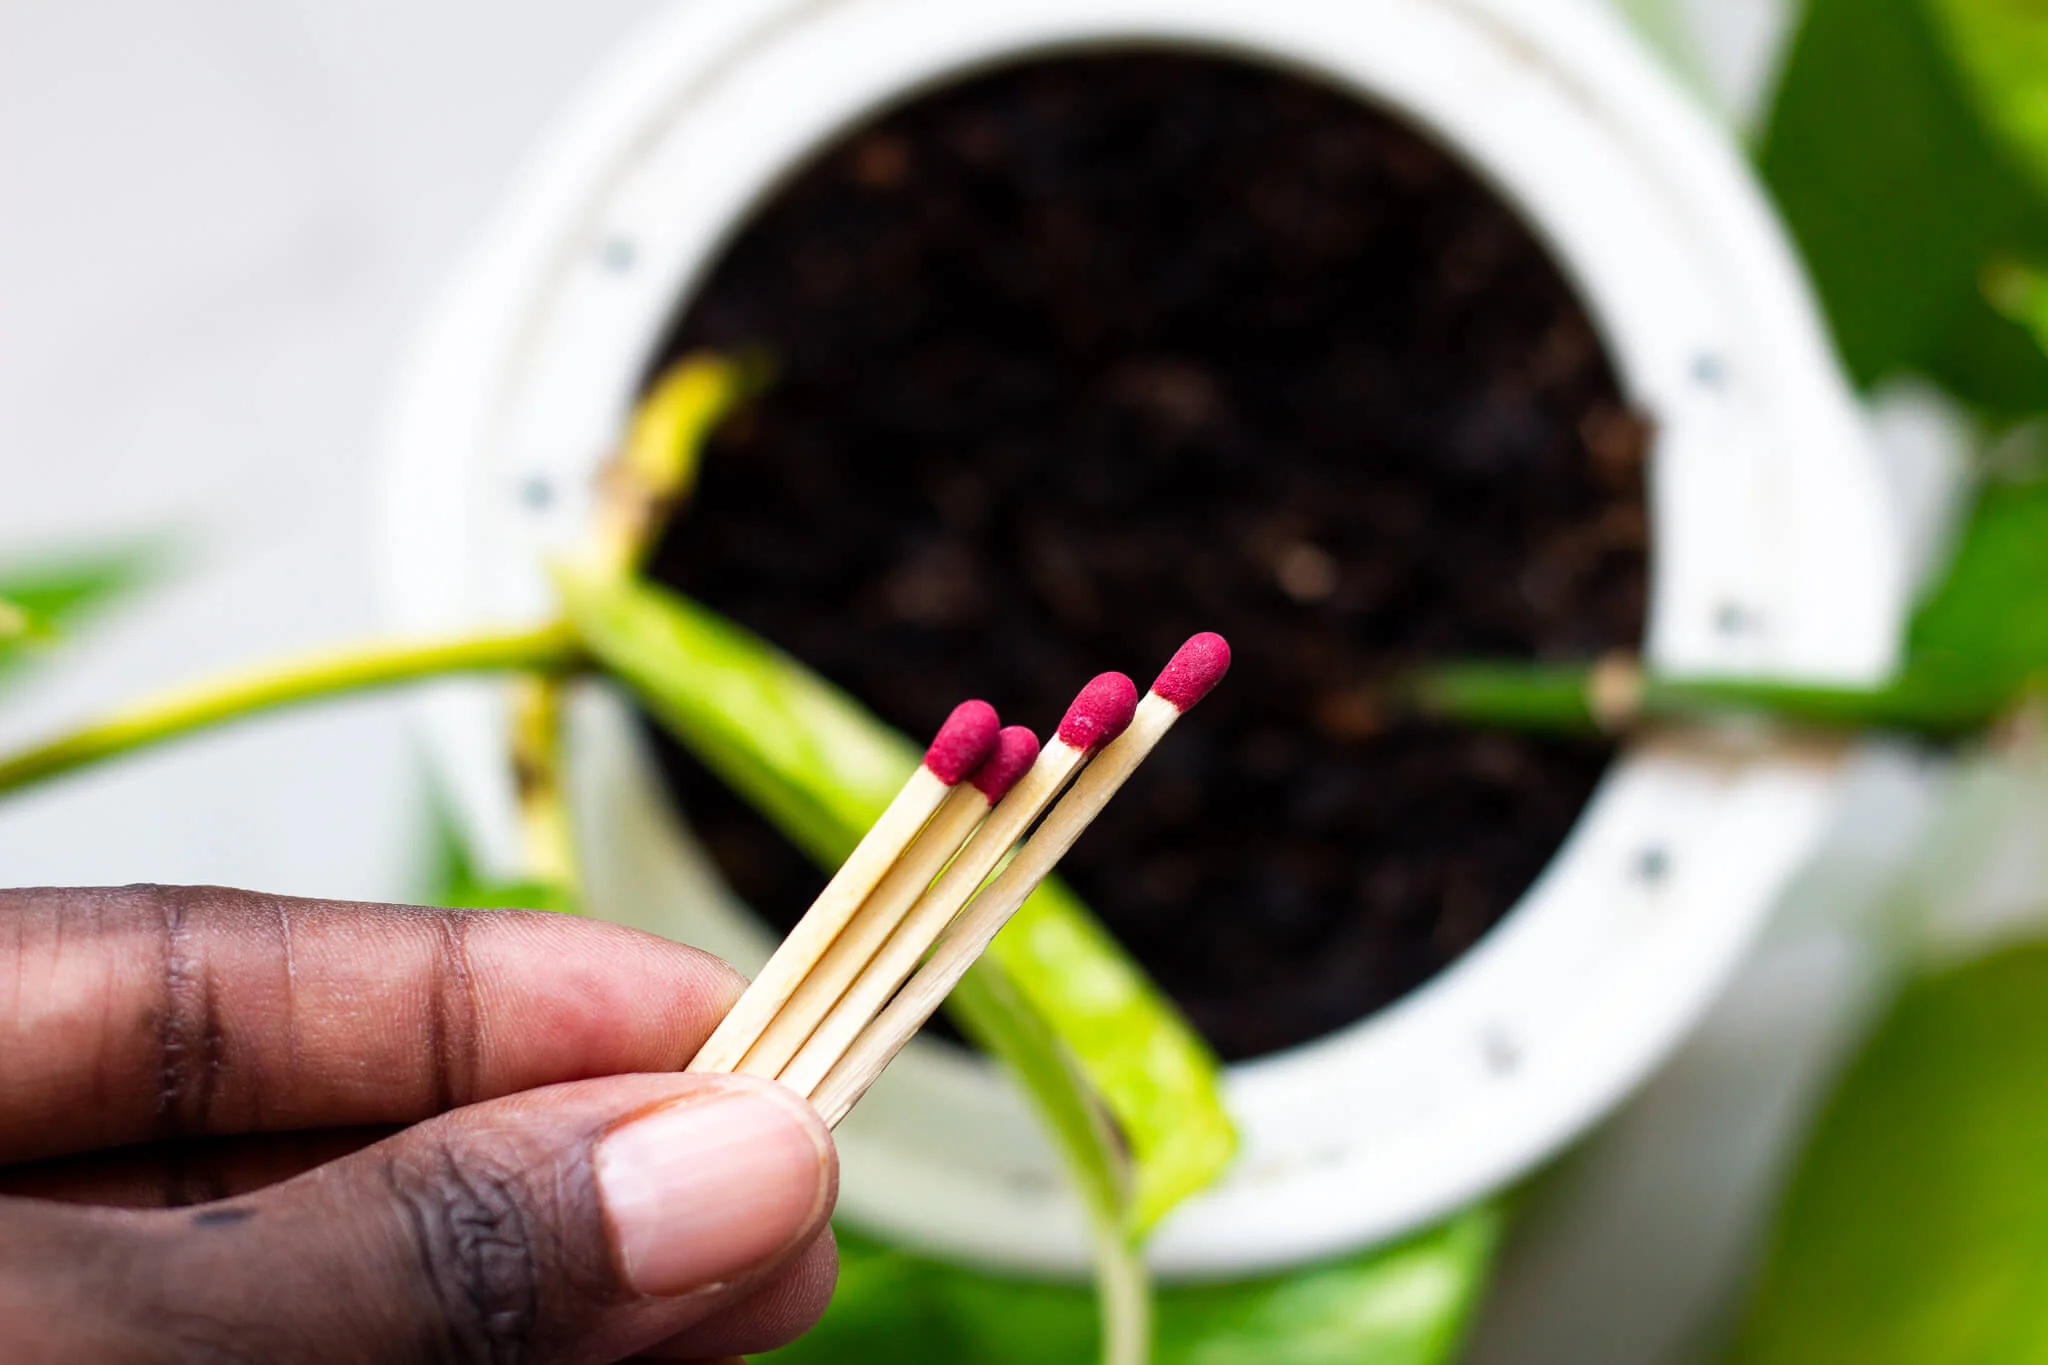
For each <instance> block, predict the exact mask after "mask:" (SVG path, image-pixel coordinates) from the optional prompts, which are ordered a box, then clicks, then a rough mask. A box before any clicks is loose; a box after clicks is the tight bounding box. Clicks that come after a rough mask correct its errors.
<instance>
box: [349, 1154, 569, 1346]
mask: <svg viewBox="0 0 2048 1365" xmlns="http://www.w3.org/2000/svg"><path fill="white" fill-rule="evenodd" d="M475 1164H476V1163H474V1162H472V1165H473V1166H474V1165H475ZM430 1168H431V1169H430ZM384 1179H385V1181H386V1183H387V1184H388V1186H389V1188H390V1189H391V1191H392V1193H393V1194H394V1195H396V1196H397V1203H398V1207H399V1208H400V1209H401V1210H402V1211H403V1214H404V1216H405V1219H406V1222H407V1225H408V1226H407V1231H408V1233H409V1234H410V1237H411V1240H412V1243H413V1246H414V1248H415V1249H416V1251H417V1254H418V1258H419V1262H420V1266H421V1269H422V1270H423V1272H424V1274H425V1280H424V1283H425V1284H426V1285H428V1286H430V1287H431V1289H432V1292H433V1295H434V1299H435V1302H436V1303H437V1304H438V1305H439V1310H440V1311H439V1313H438V1314H437V1316H438V1318H439V1319H440V1321H441V1323H442V1324H443V1325H444V1326H445V1327H446V1329H447V1332H448V1336H447V1338H446V1341H445V1345H446V1348H447V1351H446V1358H447V1359H449V1360H462V1361H477V1362H489V1365H517V1362H518V1361H519V1360H520V1359H522V1358H523V1357H524V1355H525V1354H526V1352H525V1347H526V1346H528V1345H533V1344H535V1343H533V1342H532V1341H531V1340H530V1334H531V1331H532V1328H533V1325H534V1323H535V1322H536V1321H537V1320H538V1318H539V1312H540V1284H541V1271H540V1263H539V1248H537V1247H536V1245H535V1238H534V1229H533V1228H531V1227H530V1226H529V1225H528V1222H527V1218H526V1208H525V1204H524V1202H523V1201H522V1200H521V1199H520V1197H519V1192H518V1189H517V1185H516V1179H515V1178H513V1177H508V1176H504V1175H500V1174H497V1173H495V1172H488V1171H484V1170H478V1169H464V1168H463V1166H462V1165H461V1164H460V1163H458V1162H457V1161H456V1159H455V1155H454V1153H452V1152H451V1151H449V1150H448V1149H446V1148H445V1147H443V1148H439V1149H437V1150H435V1151H434V1152H432V1153H430V1154H427V1155H426V1156H425V1158H424V1159H423V1160H421V1161H418V1162H391V1163H389V1164H387V1166H386V1168H385V1171H384Z"/></svg>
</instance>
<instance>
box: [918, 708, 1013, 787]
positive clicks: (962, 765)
mask: <svg viewBox="0 0 2048 1365" xmlns="http://www.w3.org/2000/svg"><path fill="white" fill-rule="evenodd" d="M1001 724H1002V722H1001V721H999V720H997V719H996V708H995V707H993V706H990V705H989V704H988V703H987V702H985V701H963V702H961V703H960V704H959V705H958V706H956V707H954V708H953V714H952V715H950V716H947V717H946V723H945V724H944V725H941V726H940V727H939V733H938V736H937V738H935V739H933V740H932V747H931V748H929V749H926V750H925V751H924V766H925V767H927V768H929V769H931V772H932V776H933V777H936V778H938V779H939V781H941V782H943V783H945V784H946V785H947V786H949V787H951V786H954V785H955V784H957V783H959V782H961V781H963V780H964V779H965V778H967V777H968V776H969V775H970V774H971V773H973V772H974V770H975V769H976V768H979V767H980V766H981V765H982V762H983V760H985V759H987V758H988V756H989V754H990V753H992V752H993V751H994V750H995V747H996V730H997V728H998V727H999V726H1001Z"/></svg>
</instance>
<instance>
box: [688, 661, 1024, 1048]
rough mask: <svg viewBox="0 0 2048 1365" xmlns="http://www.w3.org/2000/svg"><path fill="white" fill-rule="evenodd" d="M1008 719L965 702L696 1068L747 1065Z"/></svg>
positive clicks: (724, 1024)
mask: <svg viewBox="0 0 2048 1365" xmlns="http://www.w3.org/2000/svg"><path fill="white" fill-rule="evenodd" d="M1000 726H1001V722H1000V721H999V720H997V719H996V711H995V708H994V707H993V706H990V705H989V704H988V703H987V702H985V701H964V702H961V703H960V704H959V705H958V706H956V707H954V708H953V714H952V715H950V716H948V717H946V723H945V724H944V725H941V726H940V727H939V733H938V735H937V737H936V738H934V739H933V740H932V745H931V748H929V749H927V750H925V755H924V762H922V763H920V764H919V765H918V767H917V771H916V772H914V773H912V774H911V775H910V780H909V781H907V782H905V783H904V784H903V787H902V789H901V790H900V791H898V792H897V793H896V795H895V796H894V797H893V798H892V799H891V800H890V802H889V806H888V809H886V810H884V811H883V812H882V815H881V818H880V819H878V820H876V821H875V823H874V825H873V826H872V827H870V828H869V830H868V832H867V833H866V834H864V835H862V836H861V840H860V843H858V844H857V845H855V846H854V850H853V852H852V853H851V854H849V855H848V856H847V859H846V861H845V862H844V863H841V864H840V865H839V870H838V871H837V872H835V873H834V874H832V880H831V881H830V882H827V883H826V885H825V889H824V890H823V891H821V892H819V893H818V898H817V900H815V901H813V902H811V908H810V909H809V910H807V911H805V912H804V917H803V918H802V919H801V920H799V921H798V922H797V926H796V928H794V929H792V930H791V931H790V934H789V937H788V938H786V939H784V940H783V941H782V946H781V947H779V948H777V949H776V950H775V955H774V956H773V957H771V958H769V959H768V965H767V966H765V967H763V968H762V969H761V974H760V975H759V976H757V977H755V978H754V984H753V985H751V986H749V987H747V990H746V992H745V994H743V995H741V996H740V998H739V1001H738V1003H737V1004H735V1005H734V1006H733V1007H732V1011H731V1013H729V1014H727V1015H726V1016H725V1019H724V1021H723V1022H721V1023H720V1024H719V1026H718V1027H717V1029H716V1030H714V1031H713V1032H712V1034H711V1038H710V1040H709V1041H707V1042H706V1043H705V1044H704V1046H703V1047H702V1048H700V1049H698V1051H697V1055H696V1057H694V1058H693V1059H691V1062H690V1065H689V1070H691V1071H730V1070H732V1069H733V1068H734V1067H735V1066H737V1065H739V1063H740V1060H741V1059H742V1058H743V1057H745V1056H746V1055H747V1050H748V1049H749V1048H751V1047H753V1045H754V1043H755V1040H756V1039H758V1038H759V1037H760V1036H761V1030H762V1029H764V1028H766V1027H767V1026H768V1022H769V1020H771V1019H773V1018H774V1017H775V1014H776V1012H777V1011H778V1010H780V1009H781V1008H782V1006H783V1004H784V1002H785V1001H787V1000H788V999H789V997H790V995H791V994H792V993H794V992H795V990H796V988H797V986H798V985H799V984H800V983H801V982H802V981H803V979H804V976H805V975H806V974H807V973H808V972H809V971H810V969H811V967H812V966H813V965H814V964H815V963H816V962H817V960H818V958H819V957H820V956H822V955H823V954H824V952H825V950H826V949H827V948H830V947H831V946H832V940H833V939H835V938H837V937H839V931H840V930H842V929H844V928H845V927H846V922H847V921H848V920H850V919H852V918H853V915H854V912H855V911H857V910H859V909H860V907H861V903H862V902H863V901H865V900H866V899H867V898H868V893H869V892H871V891H873V890H874V889H875V884H876V883H877V882H879V881H881V880H882V878H883V876H884V875H886V874H887V873H888V871H889V869H890V868H891V867H893V866H894V865H895V863H896V860H897V859H898V858H899V857H901V856H902V853H903V850H904V848H905V847H906V846H907V845H908V844H909V843H910V841H911V840H912V839H914V838H916V837H917V834H918V831H920V830H922V829H923V828H924V827H925V824H926V823H927V822H928V821H929V820H930V819H931V818H932V815H933V813H934V812H936V811H937V810H938V808H939V806H940V804H941V803H942V802H944V801H945V799H946V798H947V796H949V795H950V794H951V793H952V791H953V788H955V787H956V786H958V785H959V784H960V783H961V781H962V780H963V779H965V778H967V777H968V776H970V775H971V774H972V773H973V772H974V770H975V769H977V768H979V767H980V766H981V765H982V763H983V762H984V761H985V760H986V759H987V758H988V756H989V754H990V753H991V752H992V751H993V750H994V749H995V745H996V731H997V730H998V728H1000Z"/></svg>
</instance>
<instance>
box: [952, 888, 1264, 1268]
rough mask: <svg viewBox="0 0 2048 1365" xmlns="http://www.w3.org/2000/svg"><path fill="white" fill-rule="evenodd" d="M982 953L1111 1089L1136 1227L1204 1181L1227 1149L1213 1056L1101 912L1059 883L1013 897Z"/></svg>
mask: <svg viewBox="0 0 2048 1365" xmlns="http://www.w3.org/2000/svg"><path fill="white" fill-rule="evenodd" d="M988 955H989V957H991V958H993V959H994V960H995V961H996V962H997V963H998V964H1000V965H1001V967H1002V969H1003V972H1004V974H1005V975H1006V976H1008V977H1009V978H1010V980H1012V981H1014V982H1015V983H1016V986H1017V990H1018V991H1019V992H1020V993H1022V994H1023V996H1024V997H1025V998H1026V999H1027V1000H1029V1001H1030V1002H1031V1004H1032V1006H1033V1008H1035V1009H1036V1010H1037V1011H1038V1012H1039V1013H1041V1014H1043V1015H1044V1016H1045V1017H1046V1018H1047V1019H1048V1020H1049V1021H1050V1022H1051V1024H1052V1026H1053V1028H1054V1029H1055V1030H1056V1031H1057V1032H1058V1034H1059V1036H1060V1041H1061V1042H1062V1043H1064V1044H1065V1045H1066V1046H1067V1048H1068V1049H1069V1050H1071V1051H1072V1052H1073V1054H1074V1056H1075V1057H1076V1059H1077V1060H1078V1061H1079V1063H1080V1066H1081V1069H1082V1071H1084V1072H1085V1073H1086V1074H1087V1076H1088V1079H1089V1080H1090V1081H1091V1082H1092V1083H1093V1084H1094V1086H1095V1088H1096V1089H1098V1090H1100V1091H1101V1092H1102V1093H1103V1094H1104V1095H1105V1096H1108V1097H1109V1099H1110V1106H1111V1108H1112V1109H1113V1110H1114V1111H1115V1114H1116V1118H1117V1123H1118V1125H1119V1127H1121V1128H1122V1130H1123V1132H1124V1135H1125V1137H1126V1138H1127V1139H1128V1140H1129V1141H1130V1143H1131V1146H1132V1148H1133V1149H1134V1150H1135V1151H1136V1152H1137V1153H1138V1154H1139V1161H1138V1166H1137V1173H1136V1181H1135V1184H1134V1185H1133V1187H1132V1189H1131V1199H1130V1220H1131V1225H1132V1228H1133V1230H1134V1231H1136V1232H1138V1233H1139V1234H1143V1233H1145V1232H1148V1231H1150V1230H1151V1229H1152V1227H1153V1226H1154V1225H1156V1224H1157V1223H1158V1221H1159V1220H1160V1219H1161V1218H1163V1217H1165V1216H1166V1214H1167V1213H1169V1212H1171V1211H1172V1209H1173V1208H1174V1206H1175V1205H1177V1204H1179V1203H1180V1202H1181V1201H1182V1200H1184V1199H1186V1198H1187V1197H1188V1196H1189V1195H1192V1194H1195V1193H1196V1192H1198V1191H1200V1190H1202V1189H1205V1188H1207V1187H1208V1186H1209V1185H1210V1184H1211V1183H1212V1182H1214V1181H1215V1179H1216V1177H1217V1176H1218V1175H1219V1174H1220V1173H1221V1172H1222V1170H1223V1169H1224V1167H1226V1166H1228V1165H1229V1164H1230V1159H1231V1157H1232V1156H1233V1155H1235V1154H1236V1152H1237V1130H1236V1129H1235V1128H1234V1127H1232V1126H1231V1122H1230V1115H1229V1114H1228V1112H1226V1111H1225V1109H1224V1108H1223V1103H1222V1100H1221V1098H1220V1095H1219V1093H1218V1089H1217V1085H1218V1077H1219V1076H1220V1074H1221V1071H1222V1065H1221V1063H1220V1062H1218V1061H1217V1059H1216V1055H1215V1054H1214V1053H1213V1052H1211V1051H1210V1049H1209V1047H1208V1045H1207V1044H1206V1043H1205V1042H1203V1041H1202V1039H1201V1038H1200V1037H1199V1036H1198V1035H1197V1034H1195V1033H1194V1032H1193V1031H1192V1030H1191V1029H1190V1028H1189V1027H1188V1025H1187V1023H1186V1021H1185V1020H1183V1019H1182V1018H1181V1015H1180V1012H1179V1011H1178V1010H1176V1009H1175V1008H1174V1007H1173V1004H1172V1002H1171V1001H1169V1000H1167V998H1166V997H1165V995H1164V994H1162V993H1161V992H1160V990H1159V988H1158V987H1157V986H1156V985H1154V984H1153V982H1152V979H1151V978H1150V977H1148V976H1147V975H1145V973H1144V971H1143V969H1141V968H1140V967H1139V966H1138V965H1137V964H1136V963H1135V962H1133V961H1132V960H1131V959H1130V957H1129V956H1128V955H1127V954H1126V953H1125V952H1124V951H1123V949H1122V947H1121V946H1119V945H1118V943H1117V942H1116V940H1115V938H1113V937H1112V936H1111V935H1110V933H1109V931H1108V930H1107V929H1105V928H1103V927H1102V922H1101V921H1100V920H1098V919H1096V918H1095V916H1094V915H1092V914H1090V913H1089V911H1088V909H1087V907H1086V906H1084V905H1082V904H1081V901H1080V898H1079V897H1077V896H1076V895H1075V894H1074V893H1073V892H1072V891H1069V890H1068V889H1067V888H1066V887H1065V886H1064V885H1062V884H1061V883H1059V882H1056V881H1048V882H1046V883H1045V884H1044V885H1043V886H1041V887H1040V888H1039V889H1038V890H1037V891H1036V892H1035V893H1033V894H1032V896H1031V899H1029V900H1027V901H1025V902H1024V904H1023V906H1022V907H1020V908H1019V909H1018V911H1017V914H1016V917H1015V918H1014V919H1012V920H1011V921H1010V925H1009V927H1008V928H1007V929H1005V930H1004V931H1003V932H1002V933H1001V934H1000V935H998V936H997V938H996V941H995V942H994V943H992V944H990V945H989V952H988Z"/></svg>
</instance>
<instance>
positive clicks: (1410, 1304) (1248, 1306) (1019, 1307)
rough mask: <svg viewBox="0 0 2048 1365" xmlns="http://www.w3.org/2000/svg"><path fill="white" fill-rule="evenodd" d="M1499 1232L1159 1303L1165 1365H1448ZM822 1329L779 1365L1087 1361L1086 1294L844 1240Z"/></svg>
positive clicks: (1194, 1289) (1173, 1293)
mask: <svg viewBox="0 0 2048 1365" xmlns="http://www.w3.org/2000/svg"><path fill="white" fill-rule="evenodd" d="M1497 1232H1498V1219H1497V1216H1496V1215H1495V1213H1494V1212H1493V1211H1492V1210H1490V1209H1486V1208H1481V1209H1476V1210H1473V1211H1470V1212H1467V1213H1465V1214H1462V1215H1460V1216H1459V1217H1458V1218H1457V1219H1455V1220H1454V1221H1452V1222H1450V1223H1448V1224H1445V1225H1444V1226H1442V1227H1440V1228H1437V1229H1434V1230H1432V1231H1430V1232H1427V1233H1423V1234H1421V1235H1420V1236H1417V1237H1413V1238H1410V1239H1408V1240H1407V1241H1404V1242H1401V1243H1399V1244H1397V1245H1395V1246H1393V1247H1388V1248H1383V1249H1381V1250H1378V1251H1373V1252H1367V1253H1364V1254H1362V1255H1357V1256H1351V1257H1347V1258H1344V1259H1342V1260H1336V1261H1330V1262H1327V1263H1325V1264H1322V1265H1316V1266H1311V1267H1308V1268H1306V1269H1303V1270H1299V1271H1295V1272H1293V1273H1292V1274H1287V1275H1279V1276H1273V1277H1270V1278H1265V1279H1259V1280H1252V1281H1248V1282H1243V1283H1235V1284H1210V1285H1190V1286H1185V1287H1176V1288H1170V1289H1166V1290H1163V1291H1161V1292H1160V1294H1159V1296H1158V1300H1159V1301H1158V1332H1157V1346H1156V1348H1155V1354H1154V1359H1155V1360H1156V1361H1157V1362H1159V1365H1443V1362H1447V1361H1449V1360H1451V1359H1452V1358H1453V1356H1454V1354H1455V1352H1456V1349H1457V1346H1458V1343H1459V1340H1460V1339H1461V1338H1462V1336H1463V1334H1464V1331H1465V1328H1466V1325H1467V1323H1468V1322H1469V1320H1470V1318H1471V1315H1472V1310H1473V1308H1474V1307H1475V1305H1476V1304H1477V1301H1478V1298H1479V1293H1480V1290H1481V1289H1482V1288H1483V1287H1484V1285H1485V1281H1486V1273H1487V1269H1488V1267H1489V1266H1490V1265H1491V1263H1492V1255H1493V1249H1494V1243H1495V1240H1496V1236H1497ZM840 1257H841V1270H840V1279H839V1289H838V1292H837V1294H836V1295H835V1296H834V1298H833V1301H832V1307H831V1308H830V1310H829V1311H827V1313H826V1315H825V1320H824V1322H822V1323H821V1324H820V1325H819V1326H818V1327H817V1328H816V1329H815V1330H814V1331H812V1333H811V1334H810V1335H809V1336H807V1337H805V1338H804V1339H803V1340H802V1341H800V1342H798V1343H797V1344H796V1345H794V1346H791V1347H788V1348H786V1349H784V1350H782V1351H778V1352H775V1353H773V1354H770V1355H767V1356H764V1357H760V1359H762V1360H764V1361H773V1362H775V1363H776V1365H810V1362H813V1361H815V1362H818V1363H819V1365H825V1363H826V1362H831V1365H866V1363H867V1362H875V1365H965V1363H966V1362H972V1363H973V1365H1083V1362H1087V1361H1090V1360H1091V1359H1092V1358H1093V1355H1092V1352H1093V1349H1094V1324H1093V1310H1092V1307H1091V1305H1090V1302H1089V1295H1088V1291H1087V1290H1085V1289H1083V1288H1080V1287H1077V1286H1068V1285H1054V1284H1043V1283H1038V1282H1034V1281H1028V1280H1012V1279H1003V1278H999V1277H997V1276H994V1275H988V1274H983V1273H979V1272H976V1271H972V1270H967V1269H964V1268H961V1267H958V1266H952V1265H945V1264H940V1263H937V1262H933V1261H928V1260H923V1259H920V1258H917V1257H914V1256H910V1255H908V1254H906V1253H903V1252H899V1251H894V1250H890V1249H887V1248H883V1247H879V1246H876V1245H875V1244H874V1243H872V1242H869V1241H866V1240H865V1239H861V1238H857V1237H850V1236H846V1235H844V1234H842V1236H841V1240H840Z"/></svg>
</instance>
